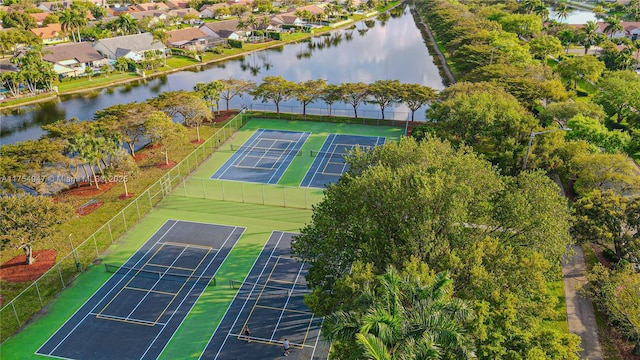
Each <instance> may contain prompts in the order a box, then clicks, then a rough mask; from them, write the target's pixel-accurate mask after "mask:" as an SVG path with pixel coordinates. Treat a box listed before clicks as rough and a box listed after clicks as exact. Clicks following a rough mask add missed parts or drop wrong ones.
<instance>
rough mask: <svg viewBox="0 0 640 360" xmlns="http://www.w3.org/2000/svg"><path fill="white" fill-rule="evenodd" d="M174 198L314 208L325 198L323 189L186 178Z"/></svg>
mask: <svg viewBox="0 0 640 360" xmlns="http://www.w3.org/2000/svg"><path fill="white" fill-rule="evenodd" d="M172 195H173V196H184V197H189V198H197V199H206V200H220V201H233V202H240V203H247V204H257V205H269V206H281V207H290V208H297V209H311V208H312V206H313V205H315V204H317V203H318V202H320V201H321V200H322V199H323V198H324V192H323V189H318V188H306V187H298V186H283V185H270V184H260V183H250V182H236V181H222V180H211V179H209V178H194V177H188V178H185V179H184V181H183V182H182V186H178V187H177V188H176V189H175V190H174V191H173V193H172Z"/></svg>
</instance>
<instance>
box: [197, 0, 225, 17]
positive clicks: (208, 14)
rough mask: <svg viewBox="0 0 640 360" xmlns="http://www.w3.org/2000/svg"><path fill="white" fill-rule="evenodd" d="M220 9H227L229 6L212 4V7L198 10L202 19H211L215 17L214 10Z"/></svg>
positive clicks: (206, 6)
mask: <svg viewBox="0 0 640 360" xmlns="http://www.w3.org/2000/svg"><path fill="white" fill-rule="evenodd" d="M221 8H229V4H227V3H218V4H212V5H205V6H203V7H202V8H201V9H200V15H202V17H203V18H209V19H213V18H215V17H216V10H218V9H221ZM229 16H231V15H229Z"/></svg>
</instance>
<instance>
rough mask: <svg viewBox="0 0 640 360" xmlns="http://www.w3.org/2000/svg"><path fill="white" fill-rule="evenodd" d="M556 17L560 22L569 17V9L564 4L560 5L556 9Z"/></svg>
mask: <svg viewBox="0 0 640 360" xmlns="http://www.w3.org/2000/svg"><path fill="white" fill-rule="evenodd" d="M556 12H557V14H556V17H557V18H558V19H560V20H566V19H567V16H569V7H568V6H567V4H565V3H560V4H559V5H558V6H557V7H556Z"/></svg>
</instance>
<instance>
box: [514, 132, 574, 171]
mask: <svg viewBox="0 0 640 360" xmlns="http://www.w3.org/2000/svg"><path fill="white" fill-rule="evenodd" d="M556 131H571V129H569V128H560V129H551V130H545V131H532V132H531V134H529V144H528V145H527V155H525V157H524V163H523V164H522V170H527V161H529V153H530V152H531V143H532V142H533V138H534V137H536V135H542V134H547V133H550V132H556Z"/></svg>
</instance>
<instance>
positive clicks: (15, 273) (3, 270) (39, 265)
mask: <svg viewBox="0 0 640 360" xmlns="http://www.w3.org/2000/svg"><path fill="white" fill-rule="evenodd" d="M56 254H57V252H56V251H55V250H53V249H49V250H37V251H34V252H33V257H34V258H36V261H35V262H34V263H33V264H31V265H26V264H25V261H26V256H25V255H24V254H21V255H18V256H16V257H14V258H13V259H11V260H9V261H7V262H5V263H4V264H2V265H0V279H2V280H4V281H10V282H26V281H33V280H36V279H37V278H39V277H40V276H41V275H42V274H44V273H45V272H47V270H49V269H51V267H52V266H53V265H54V264H55V263H56Z"/></svg>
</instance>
